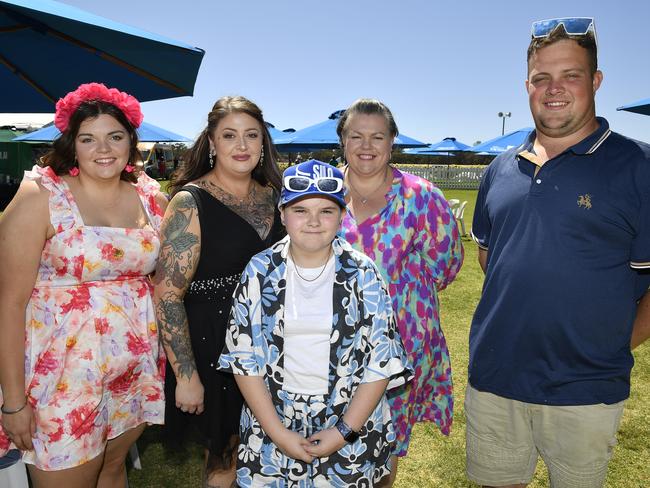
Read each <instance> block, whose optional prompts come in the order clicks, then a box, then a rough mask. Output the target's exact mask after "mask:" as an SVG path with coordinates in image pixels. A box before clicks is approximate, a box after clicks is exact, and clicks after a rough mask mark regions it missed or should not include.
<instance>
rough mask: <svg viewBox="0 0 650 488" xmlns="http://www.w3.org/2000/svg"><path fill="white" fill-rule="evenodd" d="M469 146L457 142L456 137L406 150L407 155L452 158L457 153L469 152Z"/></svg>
mask: <svg viewBox="0 0 650 488" xmlns="http://www.w3.org/2000/svg"><path fill="white" fill-rule="evenodd" d="M469 148H470V146H469V145H467V144H463V143H462V142H460V141H457V140H456V138H455V137H445V138H444V139H443V140H442V141H439V142H435V143H433V144H429V145H428V146H427V147H422V148H412V149H406V150H405V151H404V152H405V153H406V154H423V155H427V154H431V155H438V156H444V155H447V156H451V155H453V154H452V153H455V152H463V151H467V150H468V149H469Z"/></svg>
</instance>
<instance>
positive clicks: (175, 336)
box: [156, 292, 196, 379]
mask: <svg viewBox="0 0 650 488" xmlns="http://www.w3.org/2000/svg"><path fill="white" fill-rule="evenodd" d="M156 315H157V316H158V320H159V322H160V337H161V339H162V342H163V344H165V345H166V346H167V347H169V348H170V349H171V350H172V351H173V353H174V356H176V359H175V361H174V366H176V367H175V368H174V369H175V370H176V376H177V377H179V378H183V377H186V378H188V379H189V378H190V377H191V376H192V374H193V373H194V372H195V371H196V363H195V362H194V351H193V350H192V341H191V340H190V330H189V327H188V323H187V315H186V314H185V306H184V305H183V301H182V299H181V297H179V296H178V295H177V294H175V293H173V292H168V293H165V295H164V296H162V297H161V298H160V300H159V301H158V306H157V307H156Z"/></svg>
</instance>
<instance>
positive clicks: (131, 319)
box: [0, 166, 165, 471]
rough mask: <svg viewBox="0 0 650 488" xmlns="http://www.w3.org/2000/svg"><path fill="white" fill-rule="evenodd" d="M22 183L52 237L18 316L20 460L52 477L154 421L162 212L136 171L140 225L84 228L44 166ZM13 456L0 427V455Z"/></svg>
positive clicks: (157, 412) (159, 387)
mask: <svg viewBox="0 0 650 488" xmlns="http://www.w3.org/2000/svg"><path fill="white" fill-rule="evenodd" d="M25 178H26V179H28V180H34V181H38V182H40V184H41V185H42V186H43V187H44V188H45V189H47V190H48V191H49V192H50V197H49V210H50V222H51V224H52V225H53V227H54V229H55V231H56V233H55V235H54V236H53V237H52V238H50V239H48V240H47V241H46V243H45V247H44V249H43V253H42V256H41V262H40V266H39V269H38V275H37V278H36V284H35V286H34V289H33V291H32V295H31V298H30V300H29V303H28V305H27V309H26V322H25V323H26V330H25V339H26V340H25V385H26V394H27V397H28V401H29V402H30V404H31V405H32V407H33V408H34V414H35V417H36V436H35V437H34V439H33V443H34V450H33V451H27V452H24V453H23V461H24V462H26V463H29V464H34V465H35V466H36V467H37V468H39V469H41V470H47V471H55V470H61V469H67V468H72V467H75V466H78V465H81V464H83V463H85V462H87V461H90V460H91V459H93V458H95V457H96V456H98V455H99V454H101V453H102V451H103V450H104V448H105V446H106V441H107V440H108V439H112V438H114V437H117V436H119V435H120V434H122V433H123V432H125V431H127V430H129V429H132V428H134V427H136V426H138V425H140V424H142V423H145V422H146V423H154V424H161V423H162V422H163V417H164V411H165V405H164V397H163V372H164V353H163V350H162V348H161V347H160V346H159V343H158V330H157V327H156V319H155V314H154V307H153V301H152V296H153V295H152V284H151V282H150V280H149V277H148V274H149V273H151V272H152V271H153V270H154V268H155V264H156V259H157V256H158V250H159V247H160V244H159V235H158V230H159V228H160V223H161V221H162V209H161V208H160V207H159V206H158V204H157V203H156V200H155V195H156V193H157V192H158V189H159V185H158V183H157V182H155V181H154V180H152V179H151V178H149V177H148V176H146V175H144V173H142V174H141V176H140V177H139V179H138V183H137V184H136V185H135V188H136V190H137V192H138V195H139V197H140V201H141V202H142V205H143V207H144V209H145V210H146V213H147V215H148V217H149V224H148V225H146V226H145V227H144V228H142V229H137V228H133V229H128V228H115V227H92V226H86V225H84V223H83V221H82V218H81V214H80V213H79V209H78V208H77V205H76V203H75V201H74V198H73V196H72V193H71V192H70V189H69V188H68V185H67V183H66V182H65V181H64V180H63V178H61V177H59V176H57V175H56V174H55V173H54V172H53V171H52V169H51V168H49V167H46V168H40V167H38V166H34V168H33V169H32V171H27V172H25ZM12 448H14V446H13V445H12V444H11V443H10V441H9V439H8V438H7V436H6V434H5V433H4V432H3V431H2V429H1V428H0V456H2V455H4V453H5V452H6V451H7V450H8V449H12Z"/></svg>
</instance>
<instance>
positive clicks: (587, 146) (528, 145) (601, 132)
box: [517, 117, 612, 162]
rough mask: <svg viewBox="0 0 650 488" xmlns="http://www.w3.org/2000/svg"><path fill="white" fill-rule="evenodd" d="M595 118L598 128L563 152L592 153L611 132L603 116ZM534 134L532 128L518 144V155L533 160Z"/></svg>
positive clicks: (535, 132)
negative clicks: (520, 143)
mask: <svg viewBox="0 0 650 488" xmlns="http://www.w3.org/2000/svg"><path fill="white" fill-rule="evenodd" d="M596 120H597V121H598V129H596V130H595V131H594V132H593V133H591V134H589V135H588V136H587V137H585V138H584V139H583V140H582V141H580V142H579V143H577V144H574V145H573V146H571V147H570V148H568V149H567V150H566V151H564V152H567V151H571V152H573V153H574V154H593V153H594V152H595V151H596V150H597V149H598V148H599V147H600V146H601V144H602V143H603V142H605V140H606V139H607V138H608V137H609V135H610V134H611V133H612V131H611V130H610V128H609V123H608V122H607V120H606V119H604V118H603V117H596ZM536 134H537V130H533V131H532V132H531V133H530V134H529V135H528V138H527V139H526V141H525V142H524V143H523V144H522V145H521V146H520V148H519V149H520V150H519V151H518V153H517V154H518V155H519V156H522V157H524V158H525V159H528V160H529V161H533V162H534V160H535V158H536V155H535V153H534V152H533V144H534V143H535V137H536Z"/></svg>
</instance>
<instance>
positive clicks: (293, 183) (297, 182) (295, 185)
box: [286, 176, 311, 191]
mask: <svg viewBox="0 0 650 488" xmlns="http://www.w3.org/2000/svg"><path fill="white" fill-rule="evenodd" d="M286 183H287V187H288V188H289V190H291V191H305V190H306V189H307V188H309V185H310V184H311V180H310V179H309V178H305V177H303V176H292V177H291V178H288V181H287V182H286Z"/></svg>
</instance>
